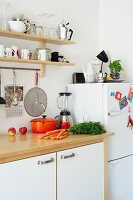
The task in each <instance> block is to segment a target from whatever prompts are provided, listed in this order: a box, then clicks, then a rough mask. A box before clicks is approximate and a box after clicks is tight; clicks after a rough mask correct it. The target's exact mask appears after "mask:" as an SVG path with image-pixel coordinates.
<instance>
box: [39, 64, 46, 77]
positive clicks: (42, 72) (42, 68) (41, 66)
mask: <svg viewBox="0 0 133 200" xmlns="http://www.w3.org/2000/svg"><path fill="white" fill-rule="evenodd" d="M44 68H45V64H42V65H40V71H39V76H40V77H43V76H44V74H45V73H44Z"/></svg>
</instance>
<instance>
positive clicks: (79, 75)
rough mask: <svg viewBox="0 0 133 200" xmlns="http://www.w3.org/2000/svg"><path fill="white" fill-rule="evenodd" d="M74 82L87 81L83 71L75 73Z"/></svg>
mask: <svg viewBox="0 0 133 200" xmlns="http://www.w3.org/2000/svg"><path fill="white" fill-rule="evenodd" d="M72 79H73V83H85V77H84V74H83V73H73V75H72Z"/></svg>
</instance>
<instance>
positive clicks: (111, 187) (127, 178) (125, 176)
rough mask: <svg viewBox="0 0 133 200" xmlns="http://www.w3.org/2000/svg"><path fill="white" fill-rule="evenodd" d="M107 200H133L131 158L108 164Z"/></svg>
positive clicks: (132, 167)
mask: <svg viewBox="0 0 133 200" xmlns="http://www.w3.org/2000/svg"><path fill="white" fill-rule="evenodd" d="M108 168H109V180H108V195H109V198H108V199H109V200H126V199H127V200H133V188H132V187H133V156H129V157H126V158H123V159H120V160H117V161H112V162H109V166H108Z"/></svg>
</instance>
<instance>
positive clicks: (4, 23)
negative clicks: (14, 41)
mask: <svg viewBox="0 0 133 200" xmlns="http://www.w3.org/2000/svg"><path fill="white" fill-rule="evenodd" d="M9 7H10V4H9V3H5V2H3V3H1V5H0V29H1V30H9V24H8V20H9V12H10V11H9V10H10V9H9Z"/></svg>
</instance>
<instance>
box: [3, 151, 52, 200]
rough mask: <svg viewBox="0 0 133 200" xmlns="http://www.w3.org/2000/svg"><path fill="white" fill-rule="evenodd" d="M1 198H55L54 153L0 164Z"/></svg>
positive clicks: (13, 199)
mask: <svg viewBox="0 0 133 200" xmlns="http://www.w3.org/2000/svg"><path fill="white" fill-rule="evenodd" d="M0 199H1V200H56V153H53V154H48V155H43V156H37V157H33V158H28V159H23V160H19V161H14V162H10V163H5V164H0Z"/></svg>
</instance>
